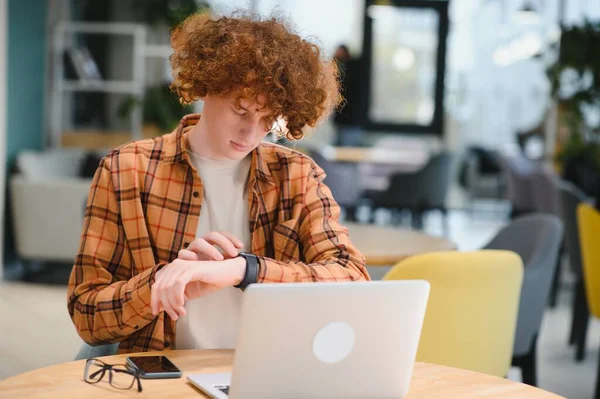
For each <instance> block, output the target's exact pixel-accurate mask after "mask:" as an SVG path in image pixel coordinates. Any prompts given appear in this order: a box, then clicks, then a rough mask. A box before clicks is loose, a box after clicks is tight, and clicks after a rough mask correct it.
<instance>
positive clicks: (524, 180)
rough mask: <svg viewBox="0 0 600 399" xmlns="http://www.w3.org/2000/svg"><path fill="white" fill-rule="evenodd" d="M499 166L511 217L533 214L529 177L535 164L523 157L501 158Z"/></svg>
mask: <svg viewBox="0 0 600 399" xmlns="http://www.w3.org/2000/svg"><path fill="white" fill-rule="evenodd" d="M501 165H502V171H503V174H504V178H505V181H506V195H507V197H508V201H509V202H510V204H511V206H512V210H511V216H512V217H517V216H520V215H523V214H526V213H531V212H533V211H534V204H533V195H532V186H531V175H532V174H533V172H534V170H535V164H534V163H533V162H532V161H531V160H529V159H527V158H525V157H523V156H503V157H501Z"/></svg>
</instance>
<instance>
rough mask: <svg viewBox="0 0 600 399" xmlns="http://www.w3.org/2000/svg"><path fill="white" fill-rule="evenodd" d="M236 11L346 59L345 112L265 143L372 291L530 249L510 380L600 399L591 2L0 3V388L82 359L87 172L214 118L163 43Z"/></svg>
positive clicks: (599, 190) (597, 99) (595, 18)
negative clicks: (181, 125) (191, 122)
mask: <svg viewBox="0 0 600 399" xmlns="http://www.w3.org/2000/svg"><path fill="white" fill-rule="evenodd" d="M240 9H243V10H248V11H250V12H252V13H255V14H259V15H261V16H264V17H268V16H269V15H272V13H276V14H277V15H283V16H285V17H286V18H288V19H289V20H291V21H292V22H293V24H294V25H295V26H296V28H297V29H298V31H299V32H300V33H301V34H302V35H303V36H305V37H311V38H314V40H315V41H317V42H318V43H319V44H320V46H321V47H322V48H323V50H324V52H325V54H326V56H327V57H334V58H335V59H336V60H337V62H338V64H339V65H340V68H341V70H342V72H343V73H342V75H341V76H342V78H341V79H342V80H341V85H342V90H343V95H344V97H345V105H344V107H343V108H341V109H338V110H336V111H335V112H334V113H333V114H332V115H331V116H330V117H328V118H327V119H326V120H324V121H322V122H321V123H319V124H318V125H317V126H316V127H315V128H314V130H313V131H311V132H310V134H308V135H307V137H305V138H304V139H302V140H300V141H297V142H294V141H289V140H287V139H285V138H282V137H279V136H277V135H275V134H269V135H268V136H267V138H266V140H270V141H272V142H275V143H278V144H280V145H283V146H288V147H291V148H293V149H295V150H297V151H300V152H303V153H305V154H307V155H309V156H310V157H311V158H312V159H313V160H314V161H315V162H316V163H317V164H318V165H319V166H320V167H322V168H323V170H324V171H325V172H326V174H327V177H326V179H325V183H326V184H327V185H328V186H329V188H330V189H331V192H332V194H333V196H334V198H335V199H336V201H337V202H338V203H339V204H340V206H341V207H342V216H341V217H342V219H343V224H344V225H345V226H347V227H348V230H349V233H350V238H351V240H352V242H353V243H354V244H355V246H356V247H357V248H358V249H359V250H361V251H362V252H363V253H364V255H365V257H366V263H367V267H368V271H369V273H370V275H371V278H372V279H374V280H381V279H390V278H401V276H402V273H395V274H394V273H391V271H392V270H393V269H394V268H395V267H396V266H400V265H401V264H402V262H405V261H407V259H408V258H412V259H416V258H418V257H421V256H431V255H432V254H433V255H434V256H435V257H436V258H435V259H434V260H432V262H434V261H435V262H441V263H444V256H447V254H448V253H453V252H456V251H460V252H465V253H471V254H477V253H478V252H480V251H485V250H508V251H512V252H515V253H517V254H518V255H519V256H520V258H521V260H522V263H523V281H522V285H521V287H520V290H519V292H520V296H519V297H518V298H515V300H516V301H519V302H518V303H519V307H518V311H517V310H514V312H513V313H514V315H513V319H514V323H515V326H514V336H513V335H511V337H509V338H510V341H511V342H514V345H513V348H512V349H510V350H511V351H512V352H510V354H507V356H510V358H511V359H512V363H511V365H512V367H510V370H509V371H508V374H507V376H506V378H508V379H510V380H514V381H519V382H523V383H526V384H530V385H535V386H537V387H539V388H541V389H543V390H545V391H548V392H552V393H555V394H558V395H561V396H564V397H568V398H591V397H596V398H598V397H600V396H599V395H600V393H599V391H597V389H600V388H597V386H598V384H600V380H599V378H598V375H600V372H599V364H600V363H599V361H598V359H599V349H600V321H599V318H600V245H597V244H596V245H594V244H595V242H594V241H595V240H596V239H598V237H600V210H599V209H600V208H597V205H596V204H597V203H598V201H600V51H599V49H600V2H599V1H597V0H302V1H300V0H250V1H247V0H206V1H203V0H106V1H92V0H0V104H1V105H0V135H1V139H0V156H1V157H2V161H1V162H0V168H1V172H0V187H1V188H2V190H3V195H2V196H1V197H0V198H1V199H0V207H1V209H2V213H1V214H2V223H3V230H2V233H1V235H2V241H3V245H2V258H0V259H1V263H0V314H1V315H2V322H1V325H2V328H0V338H1V339H0V357H1V358H4V359H11V360H10V362H5V363H4V362H3V364H2V365H1V366H0V381H1V380H2V379H5V378H9V377H12V376H15V375H17V374H20V373H24V372H27V371H30V370H34V369H37V368H40V367H46V366H51V365H55V364H59V363H64V362H69V361H72V360H73V358H74V356H75V354H76V353H77V350H78V349H79V347H80V345H81V342H82V341H81V339H80V338H79V336H78V335H77V332H76V330H75V328H74V327H73V324H72V322H71V320H70V318H69V314H68V313H67V308H66V290H67V282H68V279H69V274H70V272H71V268H72V266H73V260H74V258H75V255H76V253H77V251H78V246H79V238H80V234H81V229H82V225H83V217H84V212H85V204H86V201H87V197H88V190H89V188H90V184H91V182H92V177H93V176H94V172H95V171H96V168H97V167H98V164H99V162H100V160H101V159H102V157H103V156H104V155H106V154H107V153H108V151H110V150H111V149H113V148H116V147H118V146H120V145H122V144H125V143H128V142H130V141H133V140H141V139H145V138H151V137H155V136H160V135H162V134H166V133H169V132H171V131H172V130H173V129H174V128H175V127H176V126H177V124H178V122H179V120H180V119H181V118H182V117H183V116H184V115H186V114H189V113H194V112H198V113H201V112H202V102H201V101H198V102H196V103H194V104H192V105H189V106H185V107H184V106H182V105H180V104H179V103H178V102H177V98H176V96H175V95H174V93H173V92H171V91H170V89H169V85H170V82H171V79H172V71H171V67H170V64H169V56H170V54H171V53H172V49H171V47H170V44H169V38H170V30H171V29H172V28H173V27H174V26H176V25H177V24H179V23H180V22H181V21H182V20H183V19H184V18H185V17H186V16H188V15H190V14H192V13H194V12H201V11H206V12H215V13H218V14H223V15H227V14H229V13H232V12H234V11H236V10H240ZM436 254H437V255H436ZM468 261H472V262H478V260H477V257H476V256H474V257H473V258H472V260H467V262H468ZM484 266H485V265H482V267H484ZM394 276H396V277H394ZM398 276H400V277H398ZM458 278H462V277H458ZM481 284H489V282H488V283H485V282H482V283H481ZM454 295H464V296H465V298H470V299H468V300H469V301H473V302H477V301H478V298H477V296H476V295H472V296H471V293H469V292H462V293H458V294H457V293H455V294H454ZM507 295H508V294H507ZM432 305H435V303H431V302H430V304H429V306H432ZM488 305H489V306H490V307H492V304H487V305H486V304H479V306H481V307H483V308H485V307H487V306H488ZM373 311H374V312H375V311H377V309H373ZM453 311H456V312H460V311H461V310H460V309H454V310H453ZM462 311H467V310H464V309H463V310H462ZM426 317H427V316H426ZM449 317H452V316H449ZM469 329H470V328H469V326H465V334H466V335H467V337H465V339H471V338H470V337H471V336H475V335H476V334H491V335H493V334H497V332H493V331H488V330H485V329H484V330H481V331H466V330H469ZM509 330H510V329H509ZM507 331H508V330H507ZM511 331H512V330H511ZM510 334H513V333H512V332H510ZM497 339H499V340H502V338H497ZM479 356H480V357H487V356H488V354H486V353H481V354H480V355H479ZM417 360H424V361H429V362H431V363H435V359H419V358H418V359H417ZM487 360H489V359H486V360H482V361H487ZM475 363H476V362H475ZM502 377H504V376H502ZM594 395H595V396H594ZM0 396H1V395H0Z"/></svg>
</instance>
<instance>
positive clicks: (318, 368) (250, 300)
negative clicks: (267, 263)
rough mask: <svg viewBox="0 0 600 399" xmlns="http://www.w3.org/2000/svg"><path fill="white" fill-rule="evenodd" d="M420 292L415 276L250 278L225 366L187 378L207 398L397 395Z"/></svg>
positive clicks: (405, 375) (415, 335) (417, 322)
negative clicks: (315, 279) (347, 279)
mask: <svg viewBox="0 0 600 399" xmlns="http://www.w3.org/2000/svg"><path fill="white" fill-rule="evenodd" d="M428 297H429V283H428V282H426V281H422V280H407V281H371V282H349V283H287V284H253V285H251V286H249V287H248V288H247V289H246V291H245V293H244V301H243V305H242V319H241V326H240V332H239V335H238V341H237V348H236V352H235V357H234V363H233V372H232V373H220V374H193V375H188V377H187V378H188V381H189V382H190V383H192V384H193V385H194V386H195V387H197V388H198V389H200V390H201V391H203V392H204V393H205V394H207V395H208V396H209V397H211V398H215V399H227V398H232V399H245V398H260V399H265V398H278V399H281V398H323V399H326V398H372V399H377V398H391V397H394V398H403V397H404V396H406V394H407V392H408V388H409V385H410V380H411V376H412V371H413V366H414V362H415V357H416V353H417V347H418V344H419V336H420V334H421V327H422V325H423V319H424V316H425V309H426V306H427V299H428Z"/></svg>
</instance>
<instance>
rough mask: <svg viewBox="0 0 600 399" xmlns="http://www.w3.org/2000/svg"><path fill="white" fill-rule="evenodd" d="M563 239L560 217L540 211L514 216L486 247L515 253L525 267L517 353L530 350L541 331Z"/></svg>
mask: <svg viewBox="0 0 600 399" xmlns="http://www.w3.org/2000/svg"><path fill="white" fill-rule="evenodd" d="M562 238H563V226H562V222H561V221H560V219H559V218H558V217H557V216H554V215H549V214H542V213H540V214H533V215H528V216H524V217H521V218H518V219H515V220H514V221H513V222H511V223H510V224H509V225H508V226H506V227H505V228H503V229H502V230H501V231H500V232H499V233H498V234H497V235H496V237H494V238H493V239H492V240H491V241H490V242H489V244H487V245H486V246H485V247H484V249H496V250H506V251H512V252H515V253H517V254H519V256H521V259H522V260H523V264H524V267H525V277H524V280H523V287H522V289H521V300H520V303H519V317H518V320H517V331H516V334H515V347H514V355H515V356H520V355H524V354H527V353H529V351H530V350H531V348H532V345H533V344H534V343H535V338H536V336H537V335H538V334H539V331H540V328H541V325H542V318H543V316H544V311H545V309H546V304H547V303H548V298H549V295H550V289H551V287H552V281H553V280H554V273H555V272H556V265H557V259H558V253H559V250H560V246H561V244H562Z"/></svg>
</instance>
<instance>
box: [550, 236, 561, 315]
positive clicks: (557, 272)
mask: <svg viewBox="0 0 600 399" xmlns="http://www.w3.org/2000/svg"><path fill="white" fill-rule="evenodd" d="M564 253H565V249H564V246H561V247H560V250H559V252H558V257H557V258H556V268H555V269H554V280H553V281H552V288H551V291H550V301H549V304H548V305H549V306H550V307H551V308H552V309H554V308H555V307H556V301H557V298H558V290H559V289H560V278H561V272H562V267H561V266H562V259H563V255H564Z"/></svg>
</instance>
